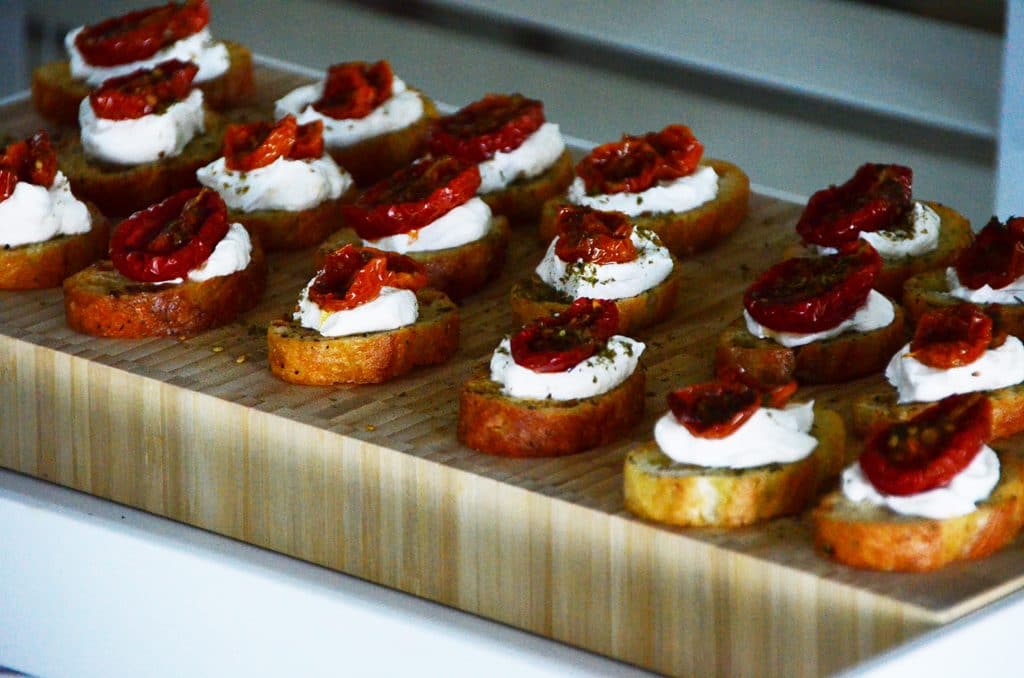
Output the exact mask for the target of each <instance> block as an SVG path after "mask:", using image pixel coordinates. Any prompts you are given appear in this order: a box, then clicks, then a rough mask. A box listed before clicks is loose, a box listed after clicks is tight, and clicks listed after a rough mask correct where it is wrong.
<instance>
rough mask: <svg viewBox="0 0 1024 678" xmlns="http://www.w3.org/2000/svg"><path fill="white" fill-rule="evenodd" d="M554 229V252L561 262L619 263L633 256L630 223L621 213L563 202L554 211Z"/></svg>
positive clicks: (629, 259) (633, 257) (634, 253)
mask: <svg viewBox="0 0 1024 678" xmlns="http://www.w3.org/2000/svg"><path fill="white" fill-rule="evenodd" d="M555 228H556V229H557V230H558V242H556V243H555V254H556V255H558V258H559V259H561V260H562V261H566V262H570V263H571V262H574V261H586V262H589V263H592V264H621V263H624V262H627V261H633V260H635V259H636V245H634V244H633V240H632V236H633V224H632V223H631V222H630V221H629V217H627V216H626V215H625V214H623V213H622V212H602V211H601V210H595V209H591V208H589V207H580V206H576V205H566V206H564V207H560V208H559V210H558V216H557V217H556V221H555Z"/></svg>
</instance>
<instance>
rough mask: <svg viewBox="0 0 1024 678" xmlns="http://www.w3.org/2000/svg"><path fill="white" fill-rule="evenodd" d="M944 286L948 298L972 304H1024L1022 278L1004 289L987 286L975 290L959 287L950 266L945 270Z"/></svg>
mask: <svg viewBox="0 0 1024 678" xmlns="http://www.w3.org/2000/svg"><path fill="white" fill-rule="evenodd" d="M946 284H947V286H948V288H949V294H950V296H953V297H956V298H957V299H963V300H964V301H969V302H971V303H972V304H1011V305H1020V304H1024V276H1021V277H1020V278H1017V279H1016V280H1014V281H1012V282H1011V283H1010V284H1009V285H1007V286H1006V287H1000V288H999V289H993V288H992V287H991V286H989V285H982V286H981V287H979V288H978V289H976V290H975V289H971V288H970V287H964V286H963V285H961V284H960V277H959V276H958V275H957V274H956V269H955V268H953V267H952V266H950V267H949V268H947V269H946Z"/></svg>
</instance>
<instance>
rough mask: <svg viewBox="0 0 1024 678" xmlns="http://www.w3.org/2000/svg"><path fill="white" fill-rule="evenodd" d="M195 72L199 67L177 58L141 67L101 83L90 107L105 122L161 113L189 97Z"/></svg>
mask: <svg viewBox="0 0 1024 678" xmlns="http://www.w3.org/2000/svg"><path fill="white" fill-rule="evenodd" d="M198 72H199V67H198V66H196V65H195V64H194V63H192V62H191V61H179V60H177V59H171V60H170V61H164V62H162V63H160V64H157V65H156V66H154V67H153V68H140V69H139V70H136V71H132V72H131V73H128V74H127V75H122V76H119V77H116V78H109V79H107V80H104V81H103V83H102V84H100V86H99V87H97V88H96V89H95V90H93V92H92V93H91V94H90V95H89V104H90V105H91V106H92V110H93V111H94V112H95V113H96V116H97V117H100V118H105V119H107V120H134V119H137V118H141V117H142V116H144V115H150V114H152V113H161V112H163V111H164V110H165V109H166V108H167V107H168V106H170V105H171V104H174V103H176V102H178V101H181V100H183V99H184V98H185V97H187V96H188V94H189V92H190V91H191V89H192V81H193V79H194V78H195V77H196V73H198Z"/></svg>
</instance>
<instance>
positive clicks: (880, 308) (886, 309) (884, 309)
mask: <svg viewBox="0 0 1024 678" xmlns="http://www.w3.org/2000/svg"><path fill="white" fill-rule="evenodd" d="M895 317H896V311H895V309H894V308H893V305H892V302H891V301H889V300H888V299H887V298H886V297H885V295H884V294H882V293H880V292H877V291H875V290H871V292H869V293H868V298H867V300H866V301H865V302H864V305H863V306H861V307H860V308H859V309H858V310H857V312H856V313H854V314H853V315H852V316H850V317H849V318H847V319H846V320H844V321H843V322H841V323H839V324H838V325H836V326H835V327H833V328H831V329H827V330H823V331H821V332H809V333H802V332H782V331H777V330H773V329H771V328H769V327H765V326H764V325H762V324H761V323H759V322H757V321H756V320H754V318H753V317H752V316H751V315H750V313H748V312H747V310H746V309H744V310H743V320H744V321H745V322H746V324H747V331H748V332H750V333H751V334H752V335H754V336H755V337H757V338H759V339H774V340H775V341H776V342H778V343H779V344H782V345H783V346H785V347H786V348H793V347H796V346H803V345H805V344H810V343H812V342H815V341H822V340H823V339H831V338H832V337H837V336H839V335H840V334H843V333H844V332H871V331H872V330H877V329H879V328H881V327H887V326H888V325H889V323H891V322H892V321H893V319H895Z"/></svg>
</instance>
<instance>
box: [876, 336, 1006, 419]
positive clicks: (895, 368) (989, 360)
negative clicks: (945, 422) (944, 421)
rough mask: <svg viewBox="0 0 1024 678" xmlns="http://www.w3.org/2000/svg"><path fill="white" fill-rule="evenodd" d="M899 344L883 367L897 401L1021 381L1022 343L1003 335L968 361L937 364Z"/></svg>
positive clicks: (928, 399) (916, 400) (929, 399)
mask: <svg viewBox="0 0 1024 678" xmlns="http://www.w3.org/2000/svg"><path fill="white" fill-rule="evenodd" d="M909 354H910V344H907V345H906V346H904V347H903V348H901V349H900V350H899V351H898V352H897V353H896V355H894V356H893V357H892V360H890V361H889V365H888V366H887V367H886V368H885V378H886V379H888V380H889V383H890V384H892V385H893V386H894V387H895V388H896V391H897V392H898V393H899V402H900V403H920V402H935V401H938V400H942V399H943V398H945V397H946V396H951V395H955V394H957V393H972V392H974V391H989V390H993V389H997V388H1005V387H1007V386H1013V385H1015V384H1019V383H1021V382H1022V381H1024V344H1022V343H1021V341H1020V339H1018V338H1017V337H1012V336H1011V337H1007V338H1006V341H1004V342H1003V344H1002V345H1001V346H999V347H997V348H990V349H988V350H986V351H985V352H984V353H983V354H982V355H981V357H979V358H978V359H977V360H975V361H974V362H972V363H970V364H968V365H962V366H960V367H948V368H938V367H931V366H929V365H925V364H924V363H922V362H921V361H919V360H917V359H916V358H914V357H913V356H911V355H909Z"/></svg>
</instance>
